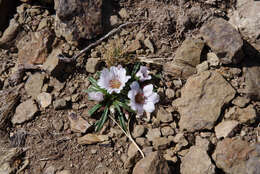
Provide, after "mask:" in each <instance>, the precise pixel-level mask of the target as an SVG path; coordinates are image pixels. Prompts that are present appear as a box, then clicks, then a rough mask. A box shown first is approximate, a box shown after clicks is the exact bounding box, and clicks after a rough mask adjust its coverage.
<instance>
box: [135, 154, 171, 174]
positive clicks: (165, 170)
mask: <svg viewBox="0 0 260 174" xmlns="http://www.w3.org/2000/svg"><path fill="white" fill-rule="evenodd" d="M144 173H149V174H170V173H171V171H170V168H169V166H168V164H167V161H166V160H165V159H164V158H163V157H162V156H161V155H160V154H159V152H158V151H156V152H152V153H150V154H148V155H147V156H146V157H145V158H143V159H141V160H140V161H139V162H138V163H137V164H136V165H135V167H134V170H133V174H144Z"/></svg>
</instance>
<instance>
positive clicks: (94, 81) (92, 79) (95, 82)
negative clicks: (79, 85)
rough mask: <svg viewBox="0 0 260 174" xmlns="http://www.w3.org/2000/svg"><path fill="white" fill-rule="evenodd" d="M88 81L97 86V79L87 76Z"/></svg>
mask: <svg viewBox="0 0 260 174" xmlns="http://www.w3.org/2000/svg"><path fill="white" fill-rule="evenodd" d="M88 81H90V82H91V84H92V85H94V86H95V87H98V84H97V81H96V79H94V78H93V77H89V78H88Z"/></svg>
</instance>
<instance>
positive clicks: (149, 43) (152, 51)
mask: <svg viewBox="0 0 260 174" xmlns="http://www.w3.org/2000/svg"><path fill="white" fill-rule="evenodd" d="M144 45H145V46H146V47H147V48H149V50H150V51H151V53H154V46H153V43H152V42H151V40H150V39H149V38H146V39H145V40H144Z"/></svg>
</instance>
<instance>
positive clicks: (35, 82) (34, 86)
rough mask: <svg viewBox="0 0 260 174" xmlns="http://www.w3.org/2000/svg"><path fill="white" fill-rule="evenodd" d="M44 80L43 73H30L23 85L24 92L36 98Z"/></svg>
mask: <svg viewBox="0 0 260 174" xmlns="http://www.w3.org/2000/svg"><path fill="white" fill-rule="evenodd" d="M44 80H45V75H44V74H41V73H35V74H33V75H31V76H30V77H29V79H28V80H27V81H26V83H25V86H24V88H25V91H26V93H27V94H28V95H30V96H32V97H33V98H35V99H36V98H37V96H38V95H39V94H40V93H41V89H42V86H43V83H44Z"/></svg>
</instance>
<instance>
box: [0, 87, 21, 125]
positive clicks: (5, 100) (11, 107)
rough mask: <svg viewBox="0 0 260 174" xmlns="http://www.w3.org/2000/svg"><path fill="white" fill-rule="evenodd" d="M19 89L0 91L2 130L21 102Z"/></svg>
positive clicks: (0, 123) (0, 121) (0, 122)
mask: <svg viewBox="0 0 260 174" xmlns="http://www.w3.org/2000/svg"><path fill="white" fill-rule="evenodd" d="M20 98H21V96H20V93H19V88H17V87H14V88H10V89H8V90H0V129H5V128H6V127H7V125H8V122H9V121H10V120H11V117H12V116H13V115H14V112H15V108H16V106H17V105H18V103H19V102H20Z"/></svg>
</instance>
